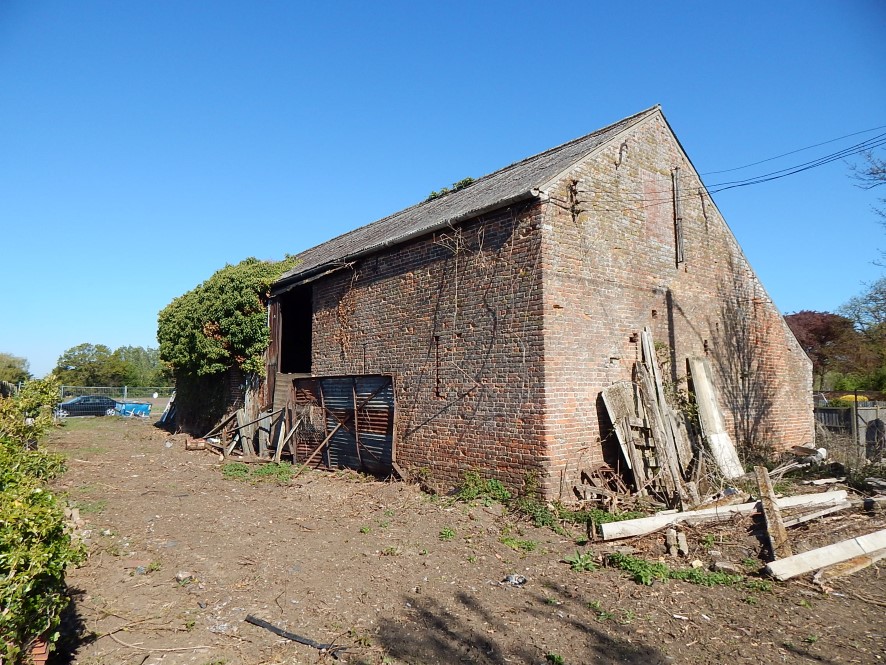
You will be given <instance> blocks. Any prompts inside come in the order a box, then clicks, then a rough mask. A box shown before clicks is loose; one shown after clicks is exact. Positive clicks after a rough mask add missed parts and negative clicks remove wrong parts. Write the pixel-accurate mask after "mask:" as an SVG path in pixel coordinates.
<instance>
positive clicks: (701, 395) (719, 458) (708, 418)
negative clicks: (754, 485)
mask: <svg viewBox="0 0 886 665" xmlns="http://www.w3.org/2000/svg"><path fill="white" fill-rule="evenodd" d="M689 371H690V373H691V374H692V385H693V388H694V389H695V401H696V404H698V419H699V422H700V423H701V429H702V433H703V434H704V437H705V439H706V440H707V442H708V447H709V448H710V450H711V453H712V455H713V457H714V461H715V462H717V466H718V467H719V468H720V472H721V473H722V474H723V477H724V478H727V479H730V480H731V479H734V478H739V477H740V476H743V475H744V468H743V467H742V465H741V460H740V459H738V453H737V452H736V450H735V446H734V445H733V443H732V439H731V438H730V437H729V434H728V433H727V432H726V426H725V425H724V422H723V414H722V412H721V411H720V405H719V403H718V402H717V395H716V392H715V390H714V384H713V379H712V375H711V366H710V363H708V359H707V358H689Z"/></svg>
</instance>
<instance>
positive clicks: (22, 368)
mask: <svg viewBox="0 0 886 665" xmlns="http://www.w3.org/2000/svg"><path fill="white" fill-rule="evenodd" d="M28 367H29V364H28V361H27V360H26V359H25V358H19V357H18V356H14V355H12V354H11V353H0V381H8V382H9V383H19V382H20V381H27V380H28V379H30V378H31V373H30V372H29V371H28Z"/></svg>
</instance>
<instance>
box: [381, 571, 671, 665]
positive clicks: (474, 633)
mask: <svg viewBox="0 0 886 665" xmlns="http://www.w3.org/2000/svg"><path fill="white" fill-rule="evenodd" d="M543 586H544V585H543ZM502 592H503V593H508V594H510V593H513V594H521V597H520V598H519V600H517V599H514V598H509V599H507V600H506V602H504V603H502V605H500V606H496V607H487V606H484V604H483V602H481V601H480V600H479V599H478V598H477V597H476V596H474V595H472V594H469V593H465V592H458V593H456V594H455V596H454V597H453V599H452V603H451V604H445V603H441V602H440V601H438V600H435V599H430V598H427V599H425V598H422V597H421V596H410V597H408V598H404V600H407V601H408V603H409V605H411V614H412V616H411V617H410V620H408V621H396V620H390V619H387V620H384V621H382V622H381V625H380V627H379V632H378V640H379V642H380V645H381V646H382V647H383V649H384V652H385V654H386V655H387V656H389V657H393V658H396V659H398V660H401V661H404V662H407V663H423V664H426V665H429V664H430V663H458V662H469V663H478V664H481V665H505V663H511V664H512V663H545V662H548V661H547V660H546V656H547V655H548V653H552V655H553V653H557V654H560V653H562V657H563V660H564V661H565V662H567V663H570V662H576V663H578V662H581V663H587V664H588V665H591V664H593V665H605V664H608V663H637V664H640V663H643V664H644V665H657V664H663V663H666V662H669V661H668V660H667V659H666V657H665V655H664V654H663V653H661V652H660V651H659V650H658V649H656V648H654V647H650V646H647V645H644V644H642V643H638V642H636V640H634V641H631V640H630V639H628V630H627V629H625V627H624V626H620V625H617V624H611V625H609V626H608V627H609V630H608V631H607V630H603V629H602V624H601V626H600V627H597V626H594V625H593V623H592V622H593V618H592V616H591V613H590V611H589V610H588V608H587V606H586V604H585V603H583V602H582V601H581V599H579V598H577V597H575V596H573V595H572V594H570V593H568V592H566V591H565V590H563V589H560V588H558V587H556V586H553V585H547V588H546V591H532V590H529V589H525V588H524V589H514V588H503V589H502ZM515 600H517V606H515V602H514V601H515ZM582 615H584V617H587V621H585V620H584V617H583V616H582ZM533 625H534V626H536V627H537V628H538V629H539V631H540V632H531V631H527V627H531V626H533ZM619 632H622V633H623V634H624V637H621V636H618V635H613V634H612V633H619ZM550 662H556V661H550Z"/></svg>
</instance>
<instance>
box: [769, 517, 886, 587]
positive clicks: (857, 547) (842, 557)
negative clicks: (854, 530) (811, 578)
mask: <svg viewBox="0 0 886 665" xmlns="http://www.w3.org/2000/svg"><path fill="white" fill-rule="evenodd" d="M883 549H886V529H881V530H880V531H875V532H874V533H869V534H867V535H865V536H859V537H858V538H850V539H848V540H843V541H840V542H839V543H834V544H833V545H827V546H825V547H819V548H817V549H814V550H809V551H808V552H803V553H802V554H795V555H794V556H792V557H788V558H787V559H779V560H778V561H773V562H772V563H770V564H768V565H767V566H766V572H767V573H768V574H769V575H771V576H772V577H774V578H775V579H777V580H781V581H784V580H789V579H791V578H792V577H796V576H797V575H803V574H804V573H810V572H812V571H813V570H818V569H819V568H824V567H826V566H831V565H834V564H836V563H842V562H843V561H848V560H849V559H854V558H855V557H862V556H864V555H866V554H874V553H876V552H877V551H878V550H883Z"/></svg>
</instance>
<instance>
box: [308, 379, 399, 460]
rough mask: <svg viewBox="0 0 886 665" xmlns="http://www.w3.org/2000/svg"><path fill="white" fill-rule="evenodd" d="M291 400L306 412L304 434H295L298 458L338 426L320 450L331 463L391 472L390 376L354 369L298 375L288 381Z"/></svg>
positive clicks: (392, 393)
mask: <svg viewBox="0 0 886 665" xmlns="http://www.w3.org/2000/svg"><path fill="white" fill-rule="evenodd" d="M293 402H294V405H295V407H296V409H299V410H300V412H301V413H302V414H303V415H305V416H306V417H305V418H304V421H305V425H304V429H305V432H304V435H302V432H299V436H298V437H297V440H296V452H297V457H298V459H306V458H307V456H308V455H310V453H311V452H313V450H314V449H315V448H316V446H317V445H319V443H320V442H321V441H322V440H323V439H324V438H325V437H326V434H327V433H328V432H332V431H333V430H334V429H335V427H336V425H338V424H339V423H342V424H343V425H342V427H340V428H339V430H338V431H337V432H335V434H334V435H333V437H332V438H331V439H330V441H329V444H328V445H327V446H326V449H325V450H324V451H323V463H324V464H325V465H326V466H328V467H330V468H350V469H359V470H364V471H369V472H371V473H377V474H388V473H390V472H391V469H392V464H393V461H394V459H393V457H394V385H393V379H392V377H390V376H384V375H357V376H332V377H310V378H307V377H306V378H299V379H295V380H294V382H293Z"/></svg>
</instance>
